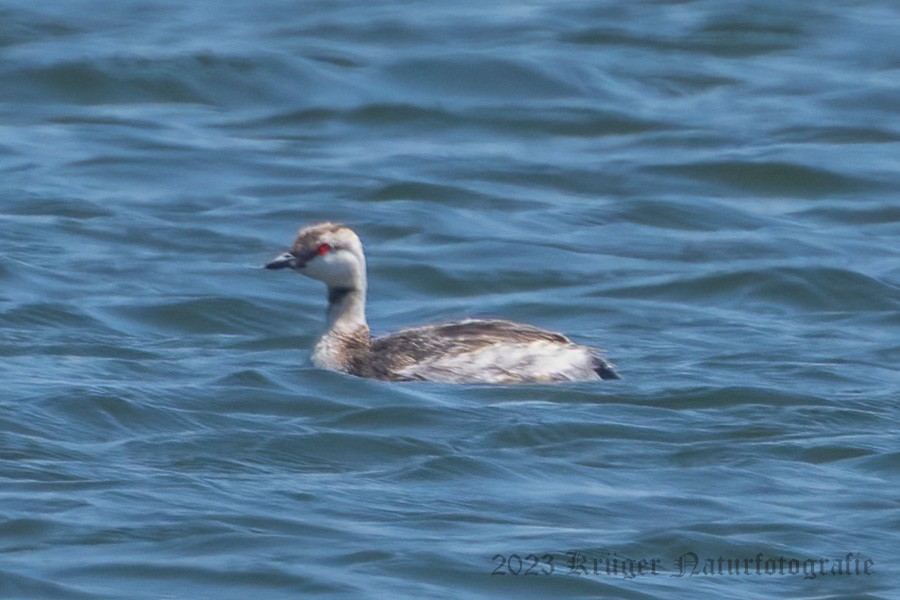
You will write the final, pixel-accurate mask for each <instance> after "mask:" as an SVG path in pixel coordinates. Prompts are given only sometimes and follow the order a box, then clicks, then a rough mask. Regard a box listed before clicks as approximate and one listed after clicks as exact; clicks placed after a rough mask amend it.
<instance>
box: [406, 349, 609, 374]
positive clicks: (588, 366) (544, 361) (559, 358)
mask: <svg viewBox="0 0 900 600" xmlns="http://www.w3.org/2000/svg"><path fill="white" fill-rule="evenodd" d="M401 373H402V374H403V375H405V376H409V377H413V378H417V376H418V375H419V374H420V373H421V374H422V375H424V376H426V377H427V379H429V380H431V381H444V382H448V383H452V382H455V381H462V380H465V381H479V382H483V383H514V382H519V381H521V379H522V377H523V376H524V377H527V378H528V379H529V380H531V381H535V382H540V381H544V382H553V381H571V380H583V379H597V378H598V376H597V374H596V373H594V370H593V357H592V356H591V353H590V351H589V350H587V349H586V348H582V347H579V346H575V345H560V344H554V343H551V342H532V343H527V344H498V345H493V346H487V347H486V348H481V349H478V350H474V351H471V352H461V353H454V354H443V355H440V356H437V357H434V358H432V359H428V360H425V361H423V362H421V363H418V364H415V365H411V366H409V367H407V368H406V369H403V370H402V371H401Z"/></svg>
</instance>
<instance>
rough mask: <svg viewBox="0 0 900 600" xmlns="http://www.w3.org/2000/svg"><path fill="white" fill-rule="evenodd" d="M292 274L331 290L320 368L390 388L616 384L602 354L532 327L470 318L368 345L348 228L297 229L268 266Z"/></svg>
mask: <svg viewBox="0 0 900 600" xmlns="http://www.w3.org/2000/svg"><path fill="white" fill-rule="evenodd" d="M265 268H267V269H284V268H290V269H293V270H294V271H297V272H298V273H300V274H302V275H306V276H307V277H312V278H313V279H318V280H319V281H321V282H323V283H325V285H327V286H328V328H327V329H326V331H325V333H323V334H322V336H321V337H320V338H319V340H318V341H317V342H316V345H315V347H314V348H313V355H312V359H313V363H314V364H315V365H316V366H318V367H321V368H323V369H330V370H333V371H341V372H344V373H350V374H352V375H358V376H360V377H372V378H375V379H386V380H389V381H413V380H418V381H437V382H444V383H547V382H558V381H578V380H597V379H619V376H618V375H617V374H616V372H615V371H614V370H613V368H612V365H611V364H610V363H608V362H607V361H606V360H605V359H604V358H603V357H602V356H600V354H599V353H597V352H596V351H594V350H592V349H591V348H587V347H585V346H578V345H576V344H573V343H572V342H571V340H569V339H568V338H567V337H565V336H564V335H560V334H558V333H553V332H551V331H544V330H543V329H538V328H537V327H532V326H531V325H524V324H521V323H513V322H511V321H499V320H476V319H469V320H465V321H459V322H456V323H444V324H440V325H429V326H425V327H417V328H414V329H404V330H402V331H399V332H397V333H395V334H393V335H387V336H384V337H379V338H372V336H371V335H370V334H369V326H368V324H367V323H366V312H365V309H366V257H365V255H364V254H363V248H362V242H360V241H359V237H358V236H357V235H356V234H355V233H354V232H353V231H352V230H350V229H349V228H347V227H344V226H343V225H337V224H334V223H320V224H318V225H311V226H309V227H305V228H303V229H301V230H300V232H299V233H298V234H297V239H296V240H295V241H294V245H293V246H291V249H290V250H289V251H288V252H285V253H284V254H282V255H280V256H279V257H278V258H276V259H275V260H273V261H272V262H270V263H269V264H267V265H266V266H265Z"/></svg>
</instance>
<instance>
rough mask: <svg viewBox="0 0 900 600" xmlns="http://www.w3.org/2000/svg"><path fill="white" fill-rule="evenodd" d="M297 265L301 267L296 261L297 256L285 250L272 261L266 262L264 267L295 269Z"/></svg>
mask: <svg viewBox="0 0 900 600" xmlns="http://www.w3.org/2000/svg"><path fill="white" fill-rule="evenodd" d="M298 266H300V267H302V266H303V265H302V264H299V263H298V261H297V257H296V256H294V255H293V254H291V253H290V252H285V253H284V254H282V255H281V256H279V257H278V258H276V259H275V260H273V261H272V262H270V263H268V264H267V265H266V267H265V268H267V269H273V270H274V269H289V268H290V269H295V268H297V267H298Z"/></svg>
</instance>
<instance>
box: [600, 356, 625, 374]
mask: <svg viewBox="0 0 900 600" xmlns="http://www.w3.org/2000/svg"><path fill="white" fill-rule="evenodd" d="M594 373H596V374H597V375H599V376H600V379H622V378H621V377H620V376H619V374H618V373H616V372H615V370H613V366H612V365H611V364H610V363H609V362H607V361H606V359H604V358H603V357H600V356H594Z"/></svg>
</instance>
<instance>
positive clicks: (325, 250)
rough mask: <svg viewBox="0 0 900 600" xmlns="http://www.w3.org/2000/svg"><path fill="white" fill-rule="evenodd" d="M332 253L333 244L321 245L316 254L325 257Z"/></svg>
mask: <svg viewBox="0 0 900 600" xmlns="http://www.w3.org/2000/svg"><path fill="white" fill-rule="evenodd" d="M329 252H331V244H319V247H318V248H316V254H318V255H319V256H325V255H326V254H328V253H329Z"/></svg>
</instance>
